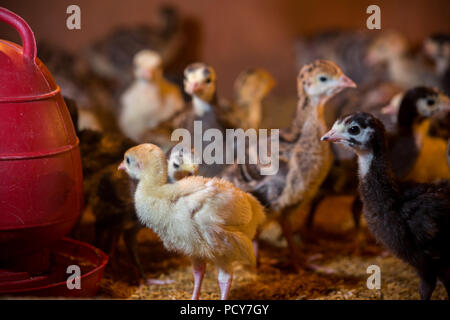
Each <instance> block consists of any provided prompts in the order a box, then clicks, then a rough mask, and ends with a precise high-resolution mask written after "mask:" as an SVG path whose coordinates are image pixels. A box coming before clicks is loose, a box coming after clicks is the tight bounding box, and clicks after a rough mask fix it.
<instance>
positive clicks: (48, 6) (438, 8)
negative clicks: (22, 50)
mask: <svg viewBox="0 0 450 320" xmlns="http://www.w3.org/2000/svg"><path fill="white" fill-rule="evenodd" d="M163 3H172V4H174V5H176V6H177V7H178V8H179V9H180V12H181V13H182V14H183V15H186V16H190V17H192V18H194V19H196V20H198V22H199V24H200V27H201V28H200V32H201V40H202V45H201V47H200V48H199V55H200V57H199V58H200V59H203V60H205V61H206V62H208V63H210V64H212V65H213V66H214V67H215V68H216V70H217V73H218V77H219V81H220V84H219V87H220V90H221V91H222V93H223V94H225V95H229V94H230V92H231V85H232V82H233V80H234V78H235V77H236V75H237V74H238V73H239V71H240V70H242V69H243V68H245V67H248V66H261V67H265V68H267V69H269V70H270V71H271V72H272V73H273V74H274V75H275V77H276V79H277V82H278V85H277V87H276V92H277V93H279V94H295V77H296V74H297V70H296V66H295V60H294V52H293V45H292V39H293V37H294V36H295V35H297V34H310V33H313V32H315V31H321V30H327V29H330V28H353V29H364V28H365V23H366V18H367V14H366V13H365V10H366V8H367V6H368V5H370V4H377V5H379V6H380V7H381V19H382V28H383V29H390V28H395V29H398V30H400V31H402V32H404V33H405V34H406V35H407V36H408V37H409V38H410V39H411V40H412V41H414V42H416V43H417V42H419V41H420V40H421V39H422V38H423V37H425V36H426V35H428V34H430V33H431V32H436V31H441V32H444V31H445V32H450V1H448V0H428V1H423V0H410V1H400V0H386V1H374V0H370V1H366V0H339V1H335V0H334V1H333V0H322V1H312V0H310V1H302V0H284V1H277V0H233V1H232V0H220V1H219V0H171V1H163V0H150V1H148V0H95V1H92V0H78V1H77V0H57V1H56V0H38V1H29V0H3V1H2V3H1V5H2V6H5V7H7V8H9V9H10V10H13V11H15V12H16V13H18V14H20V15H22V16H23V17H24V18H25V19H26V20H27V21H28V22H29V23H30V25H31V26H32V28H33V29H34V31H35V33H36V36H37V37H38V38H39V39H46V40H49V41H51V42H54V43H59V44H61V45H62V46H64V47H66V48H69V49H71V50H77V49H79V48H81V47H83V46H85V45H86V44H88V43H89V42H90V41H92V40H93V39H96V38H98V37H101V36H102V35H104V34H105V33H106V32H107V31H108V30H110V29H111V28H112V27H113V26H115V25H118V24H131V25H132V24H134V23H136V22H146V21H148V22H149V23H151V22H152V21H154V19H155V16H156V8H158V7H159V6H160V5H161V4H163ZM69 4H78V5H79V6H80V7H81V11H82V29H81V30H80V31H69V30H67V29H66V27H65V19H66V16H67V15H66V13H65V11H66V8H67V6H68V5H69ZM373 32H378V31H373ZM0 38H7V39H11V40H14V41H18V40H19V39H18V37H17V35H16V34H15V33H14V32H13V31H12V30H11V29H10V28H9V27H7V26H6V27H5V26H4V25H0Z"/></svg>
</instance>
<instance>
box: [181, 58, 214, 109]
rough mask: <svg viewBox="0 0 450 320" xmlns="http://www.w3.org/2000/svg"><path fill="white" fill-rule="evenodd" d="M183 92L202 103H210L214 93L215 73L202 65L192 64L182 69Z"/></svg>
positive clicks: (210, 68) (209, 67)
mask: <svg viewBox="0 0 450 320" xmlns="http://www.w3.org/2000/svg"><path fill="white" fill-rule="evenodd" d="M184 91H186V93H187V94H189V95H190V96H197V97H198V98H200V99H202V100H204V101H207V102H209V101H211V100H212V98H213V97H214V93H215V92H216V72H215V71H214V69H213V68H212V67H211V66H208V65H206V64H204V63H193V64H190V65H188V66H187V67H186V69H184Z"/></svg>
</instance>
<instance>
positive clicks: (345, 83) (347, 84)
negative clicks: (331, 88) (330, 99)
mask: <svg viewBox="0 0 450 320" xmlns="http://www.w3.org/2000/svg"><path fill="white" fill-rule="evenodd" d="M338 82H339V87H340V88H356V83H355V82H353V80H352V79H350V78H349V77H347V76H346V75H342V76H341V77H340V78H339V80H338Z"/></svg>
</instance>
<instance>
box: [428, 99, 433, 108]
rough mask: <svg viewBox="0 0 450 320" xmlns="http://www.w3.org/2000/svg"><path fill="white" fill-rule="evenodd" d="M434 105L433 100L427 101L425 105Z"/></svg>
mask: <svg viewBox="0 0 450 320" xmlns="http://www.w3.org/2000/svg"><path fill="white" fill-rule="evenodd" d="M433 104H434V100H433V99H427V105H428V106H430V107H431V106H432V105H433Z"/></svg>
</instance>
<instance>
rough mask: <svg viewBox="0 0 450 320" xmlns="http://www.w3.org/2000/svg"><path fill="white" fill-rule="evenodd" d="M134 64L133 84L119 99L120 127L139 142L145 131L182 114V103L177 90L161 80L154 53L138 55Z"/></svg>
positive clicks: (147, 51) (140, 53) (159, 67)
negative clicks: (180, 112)
mask: <svg viewBox="0 0 450 320" xmlns="http://www.w3.org/2000/svg"><path fill="white" fill-rule="evenodd" d="M134 64H135V80H134V82H133V84H132V85H131V86H130V87H129V88H128V89H127V90H126V91H125V92H124V93H123V95H122V97H121V105H122V109H121V113H120V118H119V124H120V128H121V129H122V131H123V132H124V133H125V135H126V136H128V137H129V138H130V139H133V140H135V141H138V142H142V141H143V140H144V138H145V134H146V132H147V130H149V129H153V128H156V127H157V126H158V125H159V124H160V123H161V122H164V121H166V120H168V119H170V118H171V117H172V116H173V115H174V114H176V113H177V112H179V111H181V110H182V109H183V107H184V100H183V97H182V95H181V92H180V90H179V88H178V87H177V86H176V85H174V84H172V83H170V82H169V81H167V80H165V79H164V78H163V75H162V60H161V57H160V56H159V55H158V54H157V53H156V52H154V51H150V50H143V51H139V52H138V53H137V54H136V56H135V57H134Z"/></svg>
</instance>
